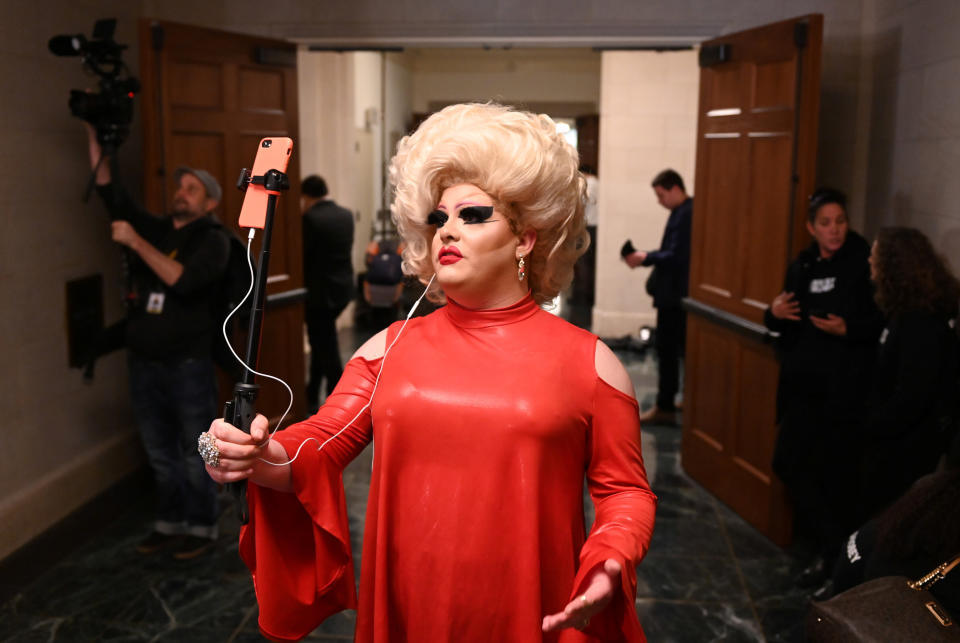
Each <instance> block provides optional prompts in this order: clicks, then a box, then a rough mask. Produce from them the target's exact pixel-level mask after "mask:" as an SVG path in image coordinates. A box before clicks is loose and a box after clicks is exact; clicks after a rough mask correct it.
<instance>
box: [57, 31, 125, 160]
mask: <svg viewBox="0 0 960 643" xmlns="http://www.w3.org/2000/svg"><path fill="white" fill-rule="evenodd" d="M116 26H117V21H116V20H114V19H112V18H110V19H106V20H98V21H97V22H96V23H95V24H94V26H93V38H92V39H91V40H87V39H86V38H85V37H84V36H83V34H74V35H61V36H54V37H53V38H51V39H50V42H49V43H48V47H49V48H50V51H51V53H53V54H54V55H56V56H80V60H81V62H82V63H83V67H84V69H86V70H88V71H90V72H92V73H93V74H96V75H97V76H98V77H99V79H100V80H99V85H100V87H99V91H98V92H87V91H83V90H79V89H73V90H70V113H71V114H73V115H74V116H76V117H77V118H81V119H83V120H85V121H87V122H88V123H90V124H91V125H93V126H94V127H95V128H96V130H97V141H98V142H99V143H100V145H102V146H104V147H105V148H107V147H109V148H116V147H117V146H119V145H120V144H121V143H123V141H124V140H125V139H126V137H127V135H128V134H129V133H130V123H131V121H132V120H133V97H134V96H135V95H136V94H137V92H139V91H140V81H138V80H137V79H136V78H134V77H133V76H131V75H130V71H129V70H128V69H127V66H126V65H125V64H124V63H123V58H122V57H121V54H122V53H123V50H124V49H126V48H127V46H126V45H120V44H117V43H116V42H115V41H114V40H113V32H114V30H115V29H116Z"/></svg>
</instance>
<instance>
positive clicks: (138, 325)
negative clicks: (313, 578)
mask: <svg viewBox="0 0 960 643" xmlns="http://www.w3.org/2000/svg"><path fill="white" fill-rule="evenodd" d="M86 127H87V133H88V139H89V141H88V142H89V152H90V164H91V167H93V168H95V170H96V177H95V181H96V185H97V193H98V194H99V195H100V198H101V199H102V200H103V202H104V205H105V206H106V207H107V211H108V212H109V214H110V219H111V235H112V238H113V240H114V241H116V242H117V243H119V244H120V245H122V246H124V247H126V248H128V249H129V251H130V252H129V260H130V266H129V269H130V275H131V281H132V287H131V289H130V293H129V294H128V302H129V304H130V305H129V307H128V314H127V323H126V346H127V348H128V349H129V351H128V366H129V373H130V392H131V397H132V402H133V408H134V412H135V413H136V416H137V424H138V428H139V431H140V437H141V439H142V441H143V445H144V449H145V451H146V454H147V459H148V461H149V463H150V467H151V469H152V471H153V476H154V482H155V487H156V507H155V509H156V520H155V523H154V528H153V532H152V533H151V534H150V535H149V536H148V537H147V538H146V539H144V540H143V541H141V542H140V543H139V544H138V546H137V551H139V552H140V553H143V554H150V553H154V552H157V551H160V550H164V549H172V550H173V555H174V557H175V558H177V559H180V560H186V559H190V558H194V557H196V556H199V555H202V554H204V553H206V552H208V551H210V550H211V549H212V547H213V544H214V541H215V539H216V537H217V517H218V511H217V489H216V485H215V484H214V483H213V481H212V480H211V479H210V477H209V476H208V475H206V471H205V469H204V464H203V460H202V459H201V458H200V455H199V454H198V453H197V450H196V444H197V438H198V436H199V435H200V433H202V432H203V431H204V430H206V428H207V427H208V426H209V425H210V422H211V421H212V420H213V419H214V418H216V417H217V415H218V408H217V384H216V372H215V369H214V363H213V357H212V347H213V341H214V337H215V333H218V332H219V324H220V321H221V320H220V319H219V318H218V317H219V313H220V303H221V302H220V294H219V289H220V287H221V285H222V282H223V279H224V276H225V274H226V270H227V262H228V258H229V253H230V239H229V237H228V236H227V234H228V233H227V232H226V231H225V230H224V228H223V226H222V225H221V224H220V223H219V222H218V221H216V219H214V218H213V217H212V216H211V213H212V212H213V211H214V209H215V208H216V207H217V205H218V204H219V203H220V199H221V197H222V191H221V188H220V185H219V184H218V183H217V180H216V179H215V178H214V177H213V176H212V175H211V174H210V173H209V172H206V171H204V170H199V169H194V168H189V167H180V168H178V169H177V170H176V172H175V174H174V178H175V179H176V183H177V188H176V191H175V192H174V195H173V200H172V211H171V212H170V213H169V214H167V215H166V216H156V215H154V214H151V213H150V212H148V211H146V210H145V209H144V208H143V207H141V206H140V205H139V204H136V203H134V202H133V200H132V199H131V198H130V197H129V195H128V194H127V193H126V191H125V190H124V189H123V188H122V186H119V185H117V184H115V183H114V182H113V177H112V175H111V171H110V164H109V162H108V160H107V159H101V155H102V150H101V147H100V145H99V143H98V142H97V138H96V132H95V130H94V129H93V128H92V127H90V126H89V125H87V126H86Z"/></svg>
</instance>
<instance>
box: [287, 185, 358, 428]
mask: <svg viewBox="0 0 960 643" xmlns="http://www.w3.org/2000/svg"><path fill="white" fill-rule="evenodd" d="M300 194H301V197H300V206H301V209H302V210H303V283H304V285H305V286H306V288H307V305H306V321H307V336H308V338H309V340H310V378H309V380H308V381H307V408H308V409H309V410H310V411H311V412H312V411H315V410H316V409H317V407H318V406H319V403H320V381H321V380H323V379H324V378H326V390H327V395H329V394H330V393H331V392H332V391H333V388H334V387H335V386H336V385H337V382H338V381H339V380H340V375H342V374H343V364H342V362H341V361H340V347H339V345H338V343H337V317H338V316H339V315H340V313H341V312H343V309H344V308H346V306H347V304H348V303H350V300H351V299H352V297H353V290H354V286H353V263H352V261H351V258H350V252H351V249H352V248H353V214H352V213H351V212H350V211H349V210H347V209H346V208H342V207H340V206H339V205H337V204H336V203H335V202H334V201H333V199H331V198H330V197H329V196H328V190H327V183H326V181H324V180H323V178H321V177H319V176H317V175H315V174H314V175H311V176H308V177H307V178H305V179H304V180H303V182H302V183H301V184H300Z"/></svg>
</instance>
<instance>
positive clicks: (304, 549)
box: [240, 357, 382, 641]
mask: <svg viewBox="0 0 960 643" xmlns="http://www.w3.org/2000/svg"><path fill="white" fill-rule="evenodd" d="M381 361H382V360H381V359H377V360H374V361H367V360H365V359H363V358H359V357H356V358H354V359H352V360H351V361H350V362H349V363H348V364H347V365H346V367H345V368H344V371H343V376H342V377H341V378H340V382H339V383H338V384H337V387H336V389H335V390H334V391H333V393H332V394H331V395H330V396H329V397H328V398H327V401H326V403H325V404H324V405H323V407H322V408H321V409H320V410H319V411H318V412H317V414H316V415H314V416H313V417H311V418H309V419H307V420H305V421H303V422H300V423H298V424H295V425H293V426H291V427H289V428H287V429H284V430H282V431H278V432H277V433H275V434H274V436H273V438H272V439H273V440H276V441H277V442H279V443H280V444H281V445H283V447H284V449H285V450H286V452H287V455H288V457H289V458H291V459H294V458H295V459H294V461H293V463H292V464H291V465H290V466H291V473H292V480H293V493H284V492H280V491H276V490H273V489H269V488H266V487H260V486H258V485H256V484H250V485H249V488H248V490H247V499H248V503H249V510H250V522H249V523H248V524H247V525H245V526H244V527H243V528H242V529H241V531H240V556H241V557H242V558H243V561H244V562H245V563H246V564H247V567H249V568H250V571H251V573H252V574H253V582H254V588H255V590H256V594H257V602H258V604H259V607H260V617H259V625H260V631H261V633H262V634H263V635H264V636H265V637H267V638H268V639H270V640H273V641H298V640H300V639H302V638H303V637H305V636H306V635H307V634H309V633H310V632H311V631H312V630H313V629H314V628H316V627H317V626H318V625H319V624H320V623H321V622H323V620H324V619H325V618H327V617H328V616H330V615H331V614H334V613H336V612H339V611H340V610H343V609H350V608H356V604H357V599H356V582H355V579H354V571H353V556H352V553H351V549H350V532H349V529H348V524H349V523H348V520H347V505H346V498H345V496H344V490H343V469H344V467H345V466H346V465H347V464H348V463H349V462H350V461H351V460H352V459H353V458H354V457H356V456H357V455H358V454H359V453H360V452H361V451H362V450H363V449H364V447H365V446H366V445H367V444H368V443H369V442H370V440H371V436H372V433H371V420H370V410H369V408H364V407H366V406H367V405H368V402H369V401H370V398H371V395H372V392H373V389H374V385H375V382H376V377H377V373H378V371H379V368H380V363H381ZM344 427H346V428H345V429H344ZM341 429H344V430H343V432H341V433H339V435H337V434H338V432H340V431H341ZM333 436H336V437H333ZM331 437H332V438H333V439H331V440H330V441H329V442H327V440H328V439H329V438H331ZM324 443H326V444H324ZM321 445H324V446H323V448H322V449H320V448H319V447H320V446H321ZM298 452H299V453H298Z"/></svg>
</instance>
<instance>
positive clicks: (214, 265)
mask: <svg viewBox="0 0 960 643" xmlns="http://www.w3.org/2000/svg"><path fill="white" fill-rule="evenodd" d="M97 192H98V194H99V195H100V197H101V198H102V199H103V202H104V204H105V205H106V207H107V211H108V212H109V214H110V218H111V219H112V220H125V221H128V222H129V223H130V225H132V226H133V228H134V229H135V230H136V231H137V234H139V235H140V236H141V237H143V238H144V239H145V240H146V241H147V242H148V243H150V245H152V246H154V247H155V248H156V249H157V250H159V251H160V252H162V253H164V254H166V255H168V256H170V257H172V258H174V259H176V260H177V261H178V262H180V263H181V264H182V265H183V274H182V275H181V276H180V278H179V279H178V280H177V281H176V283H174V284H173V285H171V286H167V285H166V284H164V283H163V281H161V280H160V278H159V277H157V275H156V274H155V273H154V272H153V271H152V270H151V269H150V268H149V267H148V266H147V265H146V264H145V263H144V262H143V261H141V260H140V258H139V257H137V256H136V255H135V254H134V253H129V254H130V267H129V268H130V276H131V282H132V284H131V285H132V290H133V292H132V294H133V295H135V297H134V299H133V301H132V305H131V306H130V308H129V310H128V314H127V330H126V343H127V347H128V348H129V349H130V350H131V351H132V352H133V353H135V354H137V355H139V356H140V357H143V358H146V359H156V360H163V361H172V360H180V359H185V358H190V357H195V358H200V359H210V358H211V352H212V346H213V339H214V336H215V335H214V333H218V332H219V322H220V321H221V320H220V319H219V317H220V312H221V311H220V302H221V297H220V296H219V289H220V287H221V286H222V281H223V278H224V274H225V272H226V268H227V261H228V258H229V254H230V240H229V238H228V237H227V235H226V234H225V233H224V231H223V228H222V226H220V225H219V224H218V222H216V221H215V220H214V219H213V218H212V217H209V216H208V217H202V218H200V219H197V220H196V221H192V222H191V223H189V224H187V225H185V226H183V227H182V228H179V229H177V228H175V227H174V225H173V219H172V218H170V217H159V216H156V215H153V214H151V213H150V212H148V211H147V210H145V209H144V208H143V207H141V206H140V205H138V204H136V203H134V202H133V200H131V199H130V197H129V195H128V194H127V193H126V191H125V190H124V189H123V188H122V187H121V186H118V185H116V184H113V183H111V184H108V185H103V186H98V188H97ZM154 294H160V295H162V296H163V305H162V310H161V311H160V312H148V303H149V301H150V299H151V296H152V295H154Z"/></svg>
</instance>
